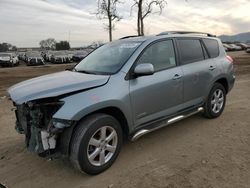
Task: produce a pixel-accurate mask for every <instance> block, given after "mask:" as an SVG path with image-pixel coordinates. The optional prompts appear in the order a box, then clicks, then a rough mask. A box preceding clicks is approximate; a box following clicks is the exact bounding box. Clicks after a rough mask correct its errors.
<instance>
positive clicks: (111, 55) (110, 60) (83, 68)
mask: <svg viewBox="0 0 250 188" xmlns="http://www.w3.org/2000/svg"><path fill="white" fill-rule="evenodd" d="M141 43H142V42H134V41H116V42H112V43H108V44H106V45H104V46H102V47H100V48H98V49H96V50H95V51H93V52H92V53H91V54H89V55H88V56H87V57H86V58H85V59H83V60H82V61H81V62H80V63H79V64H78V65H77V66H76V67H75V71H78V72H86V73H93V74H114V73H116V72H117V71H118V70H120V68H121V67H122V66H123V64H124V63H125V62H126V61H127V60H128V59H129V57H130V56H131V55H132V54H133V52H134V51H135V50H136V49H137V47H138V46H139V45H140V44H141Z"/></svg>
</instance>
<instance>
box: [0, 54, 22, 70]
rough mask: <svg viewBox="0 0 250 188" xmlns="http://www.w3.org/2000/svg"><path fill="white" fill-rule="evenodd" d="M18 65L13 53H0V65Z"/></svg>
mask: <svg viewBox="0 0 250 188" xmlns="http://www.w3.org/2000/svg"><path fill="white" fill-rule="evenodd" d="M17 65H19V59H18V57H17V55H16V54H15V53H0V66H2V67H4V66H9V67H13V66H17Z"/></svg>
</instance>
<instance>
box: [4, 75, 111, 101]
mask: <svg viewBox="0 0 250 188" xmlns="http://www.w3.org/2000/svg"><path fill="white" fill-rule="evenodd" d="M109 77H110V76H108V75H93V74H84V73H78V72H71V71H63V72H59V73H54V74H49V75H45V76H41V77H37V78H33V79H30V80H27V81H24V82H21V83H19V84H16V85H14V86H12V87H11V88H9V89H8V93H9V94H10V97H11V99H12V100H13V101H14V102H15V103H17V104H22V103H25V102H28V101H32V100H36V99H42V98H48V97H56V96H59V95H63V94H67V93H71V92H76V91H79V90H85V89H89V88H92V87H98V86H101V85H104V84H106V83H107V82H108V79H109Z"/></svg>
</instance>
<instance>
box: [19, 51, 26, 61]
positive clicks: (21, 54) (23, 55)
mask: <svg viewBox="0 0 250 188" xmlns="http://www.w3.org/2000/svg"><path fill="white" fill-rule="evenodd" d="M18 59H19V60H22V61H25V52H19V53H18Z"/></svg>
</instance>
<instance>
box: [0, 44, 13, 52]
mask: <svg viewBox="0 0 250 188" xmlns="http://www.w3.org/2000/svg"><path fill="white" fill-rule="evenodd" d="M16 50H17V47H16V46H12V45H11V44H9V43H6V42H4V43H0V52H7V51H16Z"/></svg>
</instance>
